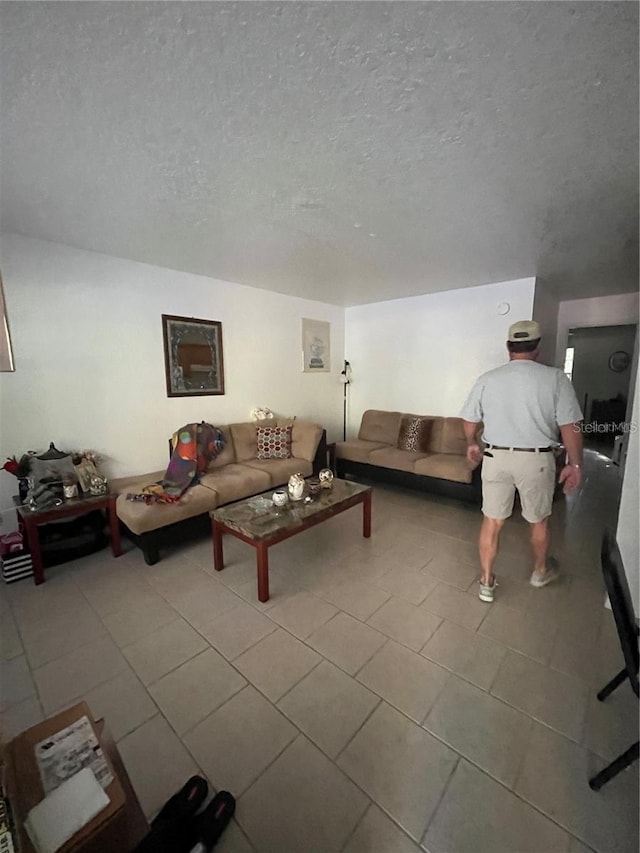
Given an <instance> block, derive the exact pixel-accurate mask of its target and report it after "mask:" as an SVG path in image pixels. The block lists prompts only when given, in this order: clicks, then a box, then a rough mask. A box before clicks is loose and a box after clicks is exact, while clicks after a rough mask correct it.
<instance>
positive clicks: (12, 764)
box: [4, 702, 148, 853]
mask: <svg viewBox="0 0 640 853" xmlns="http://www.w3.org/2000/svg"><path fill="white" fill-rule="evenodd" d="M83 716H86V717H87V718H88V719H89V721H90V723H91V727H92V729H93V731H94V734H95V735H96V737H97V739H98V742H99V744H100V746H101V747H102V751H103V753H104V756H105V759H106V761H107V764H108V766H109V769H110V771H111V774H112V776H113V780H112V781H111V782H110V784H109V785H108V786H107V787H106V788H105V789H104V790H105V793H106V794H107V796H108V797H109V805H108V806H107V807H106V808H104V809H103V810H102V811H101V812H100V813H99V814H97V815H96V816H95V817H94V818H93V819H92V820H91V821H89V823H87V824H86V825H85V826H84V827H82V829H80V830H78V831H77V832H76V833H75V834H74V835H73V837H72V838H70V839H69V840H68V841H67V842H65V844H63V846H62V847H60V848H59V853H116V851H118V853H126V851H130V850H132V849H133V848H134V847H135V846H136V844H137V843H138V841H139V840H140V839H141V838H142V837H143V836H144V835H145V834H146V832H147V831H148V824H147V822H146V819H145V817H144V815H143V814H142V811H141V809H140V805H139V803H138V800H137V797H136V796H135V793H134V791H133V788H132V787H131V783H130V781H129V778H128V776H127V775H126V771H125V769H124V766H123V765H122V761H121V759H120V756H119V755H118V752H117V749H116V747H115V744H114V743H113V740H112V739H111V738H110V736H109V735H108V733H107V732H106V730H105V729H104V726H103V725H101V724H100V723H96V721H95V720H94V719H93V717H92V715H91V711H90V709H89V706H88V705H87V703H86V702H79V703H78V704H77V705H74V706H73V707H71V708H68V709H67V710H65V711H62V712H60V713H59V714H56V715H55V716H54V717H50V718H49V719H47V720H44V721H43V722H41V723H38V724H37V725H35V726H32V728H30V729H27V731H25V732H23V733H22V734H20V735H18V736H17V737H15V738H14V739H13V740H12V741H10V743H8V744H7V745H6V746H5V749H4V753H5V754H4V762H5V782H4V784H5V788H6V791H5V793H6V795H7V798H8V800H9V804H10V807H11V812H12V814H13V817H14V820H15V824H16V830H17V836H18V839H19V844H21V845H22V846H21V847H19V849H20V850H21V851H22V853H35V849H34V847H33V845H32V843H31V841H30V839H29V837H28V835H27V833H26V830H25V829H24V821H25V819H26V817H27V815H28V813H29V810H30V809H32V808H33V806H35V805H36V804H37V803H39V802H40V801H41V800H42V799H43V798H44V789H43V785H42V780H41V778H40V771H39V769H38V764H37V761H36V757H35V746H36V744H38V743H40V742H41V741H43V740H45V739H46V738H49V737H52V736H53V735H54V734H56V732H59V731H61V730H62V729H64V728H66V727H67V726H69V725H71V724H72V723H74V722H75V721H76V720H79V719H80V718H81V717H83Z"/></svg>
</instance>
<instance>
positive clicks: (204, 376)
mask: <svg viewBox="0 0 640 853" xmlns="http://www.w3.org/2000/svg"><path fill="white" fill-rule="evenodd" d="M162 334H163V338H164V366H165V376H166V381H167V397H203V396H205V395H211V394H224V363H223V358H222V323H219V322H218V321H217V320H197V319H196V318H195V317H176V316H174V315H173V314H163V315H162Z"/></svg>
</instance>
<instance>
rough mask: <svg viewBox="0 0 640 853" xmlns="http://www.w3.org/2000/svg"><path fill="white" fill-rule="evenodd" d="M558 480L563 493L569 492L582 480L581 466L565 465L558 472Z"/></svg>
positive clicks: (567, 493)
mask: <svg viewBox="0 0 640 853" xmlns="http://www.w3.org/2000/svg"><path fill="white" fill-rule="evenodd" d="M558 482H559V483H560V485H561V486H563V489H562V491H563V492H564V493H565V495H569V494H571V492H573V491H575V490H576V489H577V488H578V486H579V485H580V483H581V482H582V468H576V467H575V465H565V466H564V468H563V469H562V471H561V472H560V476H559V477H558Z"/></svg>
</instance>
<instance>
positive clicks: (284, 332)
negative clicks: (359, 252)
mask: <svg viewBox="0 0 640 853" xmlns="http://www.w3.org/2000/svg"><path fill="white" fill-rule="evenodd" d="M2 276H3V280H4V286H5V296H6V301H7V309H8V314H9V322H10V326H11V335H12V342H13V352H14V358H15V365H16V370H15V373H2V374H0V458H1V459H2V460H4V459H5V458H6V457H7V456H11V455H14V454H15V455H17V456H18V457H19V456H20V454H22V453H23V452H25V451H27V450H32V449H33V450H39V449H46V448H47V447H48V445H49V442H50V441H53V442H55V444H56V446H57V447H58V448H60V449H74V448H75V449H81V448H90V449H93V450H96V451H97V452H98V453H100V454H103V455H105V456H106V457H107V459H108V461H107V462H106V464H105V465H104V466H103V469H104V471H105V473H106V474H107V476H111V477H116V476H123V475H126V474H133V473H145V472H149V471H154V470H159V469H162V468H164V467H165V466H166V464H167V461H168V449H167V439H168V437H169V436H170V435H171V434H172V433H173V432H174V431H175V430H176V429H177V428H178V427H180V426H182V425H183V424H185V423H189V422H192V421H197V420H207V421H209V422H211V423H213V424H216V423H230V422H234V421H245V420H248V419H249V413H250V411H251V409H253V408H254V407H256V406H268V407H269V408H271V409H272V410H273V411H274V412H276V413H279V414H282V415H286V416H292V415H297V416H298V417H300V418H307V419H312V420H317V421H318V422H319V423H322V424H323V425H324V426H325V427H326V429H327V432H328V436H329V438H330V439H333V440H335V439H336V438H339V437H340V435H341V432H342V385H341V384H340V381H339V375H340V370H341V369H342V362H343V352H344V309H343V308H341V307H337V306H332V305H327V304H324V303H320V302H312V301H309V300H305V299H297V298H293V297H290V296H284V295H280V294H276V293H272V292H269V291H265V290H258V289H255V288H251V287H245V286H243V285H237V284H231V283H229V282H225V281H219V280H216V279H210V278H205V277H203V276H197V275H191V274H188V273H183V272H176V271H174V270H168V269H163V268H160V267H154V266H149V265H146V264H139V263H133V262H130V261H125V260H121V259H118V258H113V257H109V256H107V255H100V254H96V253H92V252H85V251H77V250H75V249H71V248H68V247H65V246H60V245H56V244H52V243H46V242H42V241H36V240H28V239H25V238H22V237H17V236H13V235H10V236H5V237H3V240H2ZM161 314H177V315H181V316H187V317H192V316H193V317H201V318H205V319H211V320H220V321H221V322H222V338H223V351H224V373H225V390H226V393H225V394H224V396H216V397H195V398H182V397H177V398H168V397H167V395H166V386H165V372H164V354H163V353H164V351H163V343H162V323H161ZM302 317H309V318H311V319H316V320H327V321H329V322H330V323H331V372H330V373H322V374H309V373H303V372H302V359H301V318H302ZM16 492H17V489H16V482H15V479H14V478H13V477H12V476H11V475H10V474H8V473H7V472H5V471H0V501H1V502H0V510H7V508H8V507H10V506H11V495H12V494H15V493H16ZM11 516H13V512H11ZM7 521H8V519H7ZM7 529H8V524H7V523H6V522H5V527H4V530H7Z"/></svg>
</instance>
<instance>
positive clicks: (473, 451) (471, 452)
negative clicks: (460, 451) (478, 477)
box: [467, 444, 482, 468]
mask: <svg viewBox="0 0 640 853" xmlns="http://www.w3.org/2000/svg"><path fill="white" fill-rule="evenodd" d="M467 461H468V463H469V465H471V467H472V468H476V467H477V466H478V465H479V464H480V462H481V461H482V448H481V447H480V445H479V444H469V445H467Z"/></svg>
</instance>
